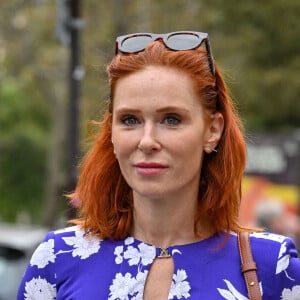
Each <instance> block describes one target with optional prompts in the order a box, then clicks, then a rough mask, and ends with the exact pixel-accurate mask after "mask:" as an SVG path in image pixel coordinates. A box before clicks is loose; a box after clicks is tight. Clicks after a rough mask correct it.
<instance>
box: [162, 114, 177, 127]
mask: <svg viewBox="0 0 300 300" xmlns="http://www.w3.org/2000/svg"><path fill="white" fill-rule="evenodd" d="M180 122H181V120H180V118H179V117H178V116H173V115H172V116H166V117H165V118H164V120H163V123H165V124H167V125H170V126H174V125H178V124H180Z"/></svg>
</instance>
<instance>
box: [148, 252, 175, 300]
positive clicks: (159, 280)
mask: <svg viewBox="0 0 300 300" xmlns="http://www.w3.org/2000/svg"><path fill="white" fill-rule="evenodd" d="M173 274H174V261H173V258H172V257H171V256H167V257H157V258H156V259H155V260H154V261H153V263H152V266H151V268H150V271H149V273H148V276H147V279H146V283H145V288H144V297H143V299H144V300H153V299H155V300H167V299H168V296H169V292H170V287H171V283H172V278H173Z"/></svg>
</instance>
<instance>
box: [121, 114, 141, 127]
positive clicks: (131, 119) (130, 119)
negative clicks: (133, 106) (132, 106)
mask: <svg viewBox="0 0 300 300" xmlns="http://www.w3.org/2000/svg"><path fill="white" fill-rule="evenodd" d="M121 122H122V123H123V124H125V125H127V126H133V125H136V124H138V119H137V118H136V117H135V116H123V117H122V118H121Z"/></svg>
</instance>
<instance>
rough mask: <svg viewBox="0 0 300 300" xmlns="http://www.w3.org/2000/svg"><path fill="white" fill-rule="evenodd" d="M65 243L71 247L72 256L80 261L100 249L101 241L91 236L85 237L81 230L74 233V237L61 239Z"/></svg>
mask: <svg viewBox="0 0 300 300" xmlns="http://www.w3.org/2000/svg"><path fill="white" fill-rule="evenodd" d="M63 240H64V241H65V243H66V244H67V245H69V246H73V248H74V250H73V251H72V256H73V257H76V256H80V258H81V259H86V258H88V257H89V256H91V255H92V254H94V253H97V252H98V250H99V249H100V244H101V241H100V240H99V239H98V238H97V237H95V236H91V235H85V232H84V231H83V230H78V231H75V236H71V237H63Z"/></svg>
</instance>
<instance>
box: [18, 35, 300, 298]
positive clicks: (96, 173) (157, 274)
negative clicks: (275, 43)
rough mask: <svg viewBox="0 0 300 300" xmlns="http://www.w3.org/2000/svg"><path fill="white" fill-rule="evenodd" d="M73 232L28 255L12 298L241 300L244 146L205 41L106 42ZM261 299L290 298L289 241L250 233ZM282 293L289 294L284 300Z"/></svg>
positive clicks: (292, 252)
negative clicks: (112, 51)
mask: <svg viewBox="0 0 300 300" xmlns="http://www.w3.org/2000/svg"><path fill="white" fill-rule="evenodd" d="M116 45H117V47H116V54H117V55H116V56H115V57H114V58H113V60H112V61H111V63H110V64H109V65H108V68H107V71H108V75H109V80H110V81H109V82H110V89H111V98H110V102H109V105H108V110H107V112H106V114H105V116H104V119H103V121H102V122H101V123H100V125H101V131H100V132H99V135H98V137H97V139H96V141H95V143H94V145H93V147H92V148H91V149H90V151H89V152H88V153H87V155H86V157H85V158H84V160H83V163H82V166H81V173H80V177H79V181H78V185H77V189H76V191H75V194H74V195H72V196H73V197H76V198H78V199H79V201H80V217H79V218H78V219H77V220H75V221H73V222H75V223H76V226H74V227H70V228H66V229H63V230H58V231H55V232H51V233H49V234H48V235H47V237H46V239H45V240H44V242H43V243H42V244H41V245H40V246H39V247H38V249H37V250H36V252H35V253H34V255H33V257H32V259H31V261H30V264H29V266H28V269H27V271H26V273H25V276H24V279H23V281H22V284H21V287H20V290H19V296H18V297H19V299H24V298H25V299H35V297H38V296H43V297H44V298H43V299H54V298H55V297H56V299H121V300H122V299H214V300H215V299H248V298H247V290H246V285H245V281H244V278H243V275H242V273H241V270H240V264H241V262H240V261H241V260H240V255H239V250H238V245H237V234H236V233H237V232H240V231H246V230H247V229H246V228H243V227H242V226H241V225H240V224H239V223H238V213H239V205H240V201H241V180H242V176H243V172H244V167H245V142H244V139H243V135H242V132H241V124H240V120H239V117H238V115H237V112H236V111H235V109H234V107H233V104H232V100H231V98H230V96H229V93H228V91H227V88H226V85H225V83H224V80H223V78H222V75H221V73H220V70H219V69H218V67H217V66H216V65H215V62H214V60H213V57H212V53H211V50H210V45H209V40H208V36H207V34H205V33H200V32H175V33H170V34H161V35H154V34H133V35H128V36H121V37H119V38H117V43H116ZM250 240H251V245H252V250H253V256H254V259H255V261H256V263H257V265H258V280H259V283H260V289H261V292H262V295H263V299H296V296H295V295H297V296H298V297H299V295H300V262H299V260H298V259H297V258H296V256H297V254H296V249H295V246H294V244H293V241H292V240H290V239H289V238H286V237H283V236H279V235H274V234H267V233H257V232H256V233H253V234H251V238H250ZM293 297H294V298H293Z"/></svg>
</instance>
